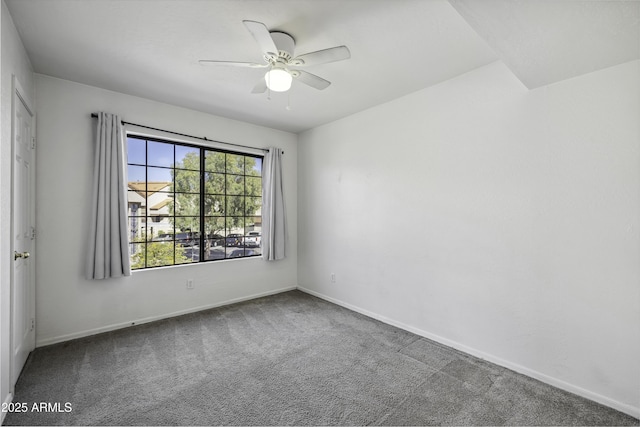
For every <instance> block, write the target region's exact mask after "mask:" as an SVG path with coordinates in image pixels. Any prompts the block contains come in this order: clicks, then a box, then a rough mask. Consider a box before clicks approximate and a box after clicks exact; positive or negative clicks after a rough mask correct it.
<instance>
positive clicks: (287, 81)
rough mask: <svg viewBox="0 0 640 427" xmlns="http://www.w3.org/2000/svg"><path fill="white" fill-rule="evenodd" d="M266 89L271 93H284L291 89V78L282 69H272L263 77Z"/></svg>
mask: <svg viewBox="0 0 640 427" xmlns="http://www.w3.org/2000/svg"><path fill="white" fill-rule="evenodd" d="M264 80H265V82H267V87H268V88H269V90H272V91H273V92H286V91H288V90H289V89H291V82H292V81H293V77H292V76H291V74H289V72H288V71H286V70H284V69H282V68H273V69H271V70H269V71H267V73H266V74H265V75H264Z"/></svg>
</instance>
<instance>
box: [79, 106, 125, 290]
mask: <svg viewBox="0 0 640 427" xmlns="http://www.w3.org/2000/svg"><path fill="white" fill-rule="evenodd" d="M126 167H127V154H126V149H125V134H124V130H123V128H122V123H121V121H120V117H118V116H116V115H113V114H108V113H98V127H97V131H96V144H95V162H94V177H93V193H92V198H93V200H92V202H93V209H92V215H91V229H90V235H89V248H88V259H87V278H89V279H107V278H109V277H121V276H130V275H131V264H130V261H129V247H128V241H127V181H126Z"/></svg>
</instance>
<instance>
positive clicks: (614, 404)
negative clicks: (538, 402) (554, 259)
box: [298, 286, 640, 418]
mask: <svg viewBox="0 0 640 427" xmlns="http://www.w3.org/2000/svg"><path fill="white" fill-rule="evenodd" d="M298 289H299V290H300V291H302V292H305V293H308V294H309V295H313V296H315V297H318V298H321V299H323V300H325V301H329V302H331V303H333V304H336V305H339V306H341V307H344V308H347V309H349V310H352V311H355V312H357V313H360V314H364V315H365V316H367V317H371V318H373V319H376V320H379V321H381V322H383V323H386V324H388V325H391V326H395V327H397V328H400V329H404V330H405V331H408V332H411V333H414V334H416V335H419V336H421V337H424V338H427V339H430V340H433V341H436V342H438V343H440V344H444V345H446V346H448V347H452V348H455V349H456V350H460V351H462V352H464V353H467V354H470V355H472V356H475V357H478V358H480V359H484V360H486V361H489V362H491V363H495V364H496V365H499V366H502V367H505V368H507V369H511V370H512V371H515V372H518V373H520V374H523V375H526V376H528V377H531V378H535V379H536V380H539V381H542V382H543V383H546V384H549V385H552V386H554V387H557V388H559V389H561V390H564V391H568V392H569V393H573V394H576V395H578V396H581V397H584V398H586V399H589V400H592V401H594V402H598V403H601V404H603V405H605V406H608V407H610V408H613V409H615V410H617V411H620V412H624V413H625V414H628V415H631V416H632V417H635V418H640V407H636V406H632V405H628V404H626V403H622V402H618V401H617V400H613V399H610V398H608V397H606V396H602V395H600V394H598V393H594V392H592V391H589V390H586V389H583V388H582V387H578V386H576V385H573V384H570V383H567V382H565V381H562V380H560V379H558V378H554V377H551V376H549V375H546V374H543V373H541V372H538V371H535V370H532V369H529V368H527V367H525V366H521V365H518V364H517V363H513V362H510V361H508V360H504V359H501V358H499V357H496V356H494V355H491V354H488V353H485V352H482V351H479V350H477V349H474V348H471V347H468V346H466V345H464V344H461V343H459V342H456V341H452V340H449V339H447V338H444V337H441V336H439V335H435V334H432V333H430V332H427V331H423V330H422V329H418V328H415V327H413V326H410V325H406V324H404V323H402V322H398V321H395V320H393V319H390V318H388V317H385V316H382V315H379V314H377V313H373V312H371V311H369V310H365V309H363V308H361V307H358V306H355V305H353V304H349V303H346V302H344V301H341V300H338V299H336V298H332V297H329V296H327V295H324V294H322V293H320V292H316V291H312V290H311V289H307V288H304V287H301V286H298Z"/></svg>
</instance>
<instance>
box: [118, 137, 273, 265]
mask: <svg viewBox="0 0 640 427" xmlns="http://www.w3.org/2000/svg"><path fill="white" fill-rule="evenodd" d="M127 154H128V160H127V163H128V197H127V200H128V218H129V223H128V226H129V246H130V256H131V268H132V269H140V268H149V267H159V266H166V265H176V264H187V263H193V262H202V261H214V260H221V259H229V258H240V257H249V256H257V255H261V253H262V250H261V246H262V245H261V228H262V216H261V209H262V157H260V156H253V155H248V154H240V153H231V152H225V151H218V150H215V149H211V148H205V147H199V146H192V145H184V144H178V143H174V142H169V141H162V140H157V139H149V138H143V137H137V136H132V135H129V136H128V138H127Z"/></svg>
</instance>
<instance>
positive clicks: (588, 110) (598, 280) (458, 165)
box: [298, 61, 640, 416]
mask: <svg viewBox="0 0 640 427" xmlns="http://www.w3.org/2000/svg"><path fill="white" fill-rule="evenodd" d="M638 76H640V62H638V61H636V62H632V63H627V64H623V65H620V66H617V67H613V68H609V69H606V70H603V71H600V72H595V73H591V74H588V75H584V76H581V77H578V78H574V79H571V80H567V81H564V82H561V83H557V84H555V85H551V86H548V87H542V88H539V89H537V90H532V91H527V90H526V89H525V88H524V87H523V86H522V85H521V84H520V83H519V81H518V80H517V79H516V78H515V77H514V76H513V75H512V74H511V73H510V72H509V71H508V69H507V68H506V67H505V66H504V65H502V64H501V63H494V64H491V65H489V66H486V67H483V68H481V69H478V70H475V71H473V72H470V73H467V74H465V75H462V76H460V77H458V78H455V79H452V80H449V81H447V82H444V83H442V84H439V85H437V86H434V87H431V88H428V89H425V90H422V91H420V92H417V93H414V94H411V95H408V96H406V97H403V98H400V99H397V100H395V101H392V102H389V103H387V104H384V105H380V106H377V107H374V108H372V109H369V110H367V111H364V112H361V113H358V114H355V115H353V116H350V117H347V118H345V119H342V120H338V121H336V122H333V123H330V124H327V125H324V126H321V127H319V128H316V129H312V130H310V131H307V132H305V133H303V134H301V135H300V138H299V147H298V170H299V171H300V172H299V183H298V220H299V241H298V244H299V251H298V260H299V267H298V271H299V285H300V287H301V288H303V289H306V290H309V291H310V292H312V293H315V294H316V295H320V296H323V297H325V298H327V299H330V300H332V301H335V302H338V303H341V304H344V305H346V306H349V307H351V308H354V309H357V310H359V311H362V312H365V313H367V314H370V315H372V316H374V317H377V318H380V319H383V320H385V321H387V322H390V323H393V324H396V325H399V326H402V327H405V328H407V329H409V330H412V331H415V332H417V333H419V334H422V335H424V336H427V337H430V338H434V339H437V340H439V341H441V342H444V343H446V344H449V345H453V346H456V347H458V348H461V349H463V350H465V351H468V352H471V353H474V354H476V355H480V356H482V357H485V358H488V359H490V360H493V361H496V362H498V363H501V364H503V365H506V366H508V367H511V368H514V369H516V370H519V371H521V372H524V373H527V374H529V375H532V376H535V377H537V378H540V379H543V380H544V381H547V382H550V383H552V384H555V385H557V386H560V387H563V388H565V389H568V390H571V391H573V392H576V393H578V394H581V395H583V396H587V397H589V398H592V399H595V400H598V401H600V402H603V403H605V404H608V405H610V406H614V407H616V408H618V409H621V410H623V411H625V412H628V413H631V414H633V415H635V416H638V415H640V386H639V385H640V363H638V361H639V360H640V262H639V260H640V234H639V230H640V223H639V212H640V125H639V123H640V122H639V120H638V118H639V117H640V96H639V94H640V85H639V77H638ZM331 273H335V275H336V282H335V283H332V282H331V280H330V275H331Z"/></svg>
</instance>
